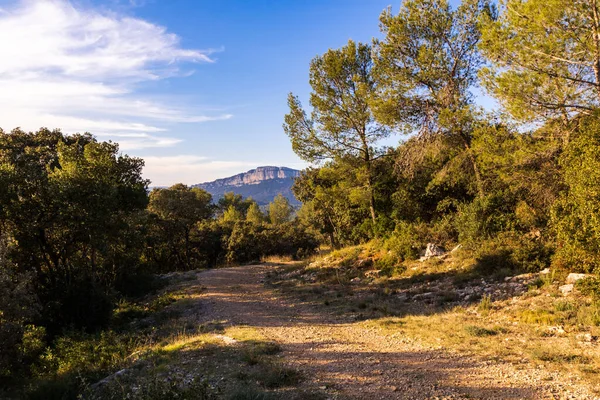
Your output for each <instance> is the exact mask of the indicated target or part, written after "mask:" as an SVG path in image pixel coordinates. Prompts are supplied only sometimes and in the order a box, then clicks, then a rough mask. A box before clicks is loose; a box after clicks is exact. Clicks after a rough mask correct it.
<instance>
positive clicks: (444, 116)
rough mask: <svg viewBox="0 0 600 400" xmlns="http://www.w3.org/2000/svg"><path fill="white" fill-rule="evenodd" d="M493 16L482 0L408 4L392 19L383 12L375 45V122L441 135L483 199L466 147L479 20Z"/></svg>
mask: <svg viewBox="0 0 600 400" xmlns="http://www.w3.org/2000/svg"><path fill="white" fill-rule="evenodd" d="M490 13H492V9H491V7H490V5H489V2H488V1H487V0H465V1H463V2H462V3H461V4H460V5H459V6H458V7H457V8H456V9H452V8H451V7H450V4H449V2H448V1H447V0H407V1H404V2H403V3H402V6H401V8H400V11H399V13H398V14H397V15H393V14H392V12H391V9H388V10H386V11H384V12H383V14H382V15H381V17H380V26H381V30H382V33H384V34H385V38H384V39H383V40H381V41H379V40H376V41H375V45H374V47H375V52H376V57H375V68H374V70H373V74H374V76H375V77H376V79H377V83H378V84H377V87H376V89H377V90H376V95H375V96H373V100H372V105H373V109H374V113H375V116H376V118H377V120H378V121H380V122H381V123H384V124H386V125H388V126H392V127H395V128H397V129H400V130H401V131H403V132H405V133H414V132H419V133H420V135H421V136H426V135H431V134H434V135H435V134H438V135H439V134H443V135H446V136H449V137H450V139H451V140H454V141H455V142H456V144H457V146H461V147H462V148H463V149H464V150H465V152H466V153H465V154H466V156H467V157H468V160H469V161H470V163H471V167H472V170H473V172H474V174H475V178H476V182H477V186H478V192H479V194H480V195H483V188H482V183H481V177H480V174H479V170H478V167H477V162H476V160H475V157H474V155H473V153H472V151H471V149H470V146H471V136H472V130H473V124H474V122H475V121H474V115H473V110H472V106H473V104H472V95H471V92H470V90H471V89H472V87H473V85H474V84H475V83H476V81H477V70H478V68H479V67H480V66H481V64H482V59H481V57H480V55H479V51H478V48H477V43H478V42H479V39H480V36H481V34H480V32H479V28H478V19H479V17H480V16H481V15H483V14H490Z"/></svg>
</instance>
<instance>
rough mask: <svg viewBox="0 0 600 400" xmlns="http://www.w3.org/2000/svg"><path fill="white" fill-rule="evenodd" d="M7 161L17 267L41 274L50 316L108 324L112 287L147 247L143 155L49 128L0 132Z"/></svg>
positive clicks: (6, 198) (8, 214)
mask: <svg viewBox="0 0 600 400" xmlns="http://www.w3.org/2000/svg"><path fill="white" fill-rule="evenodd" d="M0 165H1V166H2V167H0V170H2V171H3V173H2V174H1V175H4V178H3V179H4V180H5V182H6V183H7V184H6V186H5V187H4V190H5V192H4V193H3V195H2V196H0V199H1V200H2V205H1V206H0V210H1V211H0V212H1V214H0V218H2V221H0V225H4V226H9V227H10V229H11V234H12V236H13V237H14V239H15V241H16V242H17V243H18V246H16V247H15V249H14V251H12V252H11V259H12V261H13V262H14V264H15V265H16V268H17V270H18V271H19V272H31V273H33V276H34V278H33V285H34V287H35V291H36V293H37V294H38V296H39V297H40V300H41V302H42V304H44V305H45V309H44V312H43V313H42V315H43V317H44V319H46V322H48V323H49V324H58V323H59V322H60V323H66V324H69V323H73V324H75V325H78V326H85V327H88V328H93V327H95V326H98V325H101V324H103V323H106V321H107V319H108V317H109V316H110V311H111V308H112V304H111V301H110V297H109V294H110V292H111V289H112V288H114V287H115V284H116V281H117V280H118V279H119V278H120V277H121V276H122V274H123V273H124V272H125V271H127V270H129V269H134V268H135V266H136V265H137V263H138V262H139V257H140V255H141V252H142V247H141V246H142V245H143V240H141V238H140V234H139V233H138V232H137V229H136V226H135V225H134V222H133V220H134V219H135V216H136V215H137V214H138V213H140V212H142V211H143V210H144V208H145V207H146V205H147V192H146V191H147V185H148V182H147V181H146V180H144V179H143V178H142V176H141V171H142V167H143V165H144V163H143V161H142V160H140V159H137V158H131V157H128V156H126V155H121V154H120V153H119V148H118V145H116V144H114V143H107V142H98V141H97V140H96V139H94V138H93V137H92V136H91V135H89V134H85V135H73V136H65V135H63V134H62V133H61V132H60V131H57V130H55V131H50V130H47V129H41V130H40V131H38V132H35V133H26V132H23V131H21V130H14V131H12V132H11V133H10V134H6V133H4V132H0ZM54 327H55V328H56V325H54Z"/></svg>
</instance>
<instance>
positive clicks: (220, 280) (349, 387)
mask: <svg viewBox="0 0 600 400" xmlns="http://www.w3.org/2000/svg"><path fill="white" fill-rule="evenodd" d="M272 268H273V267H271V266H266V265H255V266H243V267H236V268H225V269H216V270H211V271H206V272H203V273H201V274H199V275H198V279H199V282H200V283H199V284H198V283H196V282H193V283H186V286H185V288H184V291H185V292H186V293H187V295H188V296H189V298H191V299H193V302H191V303H190V302H189V303H188V310H187V313H188V318H193V319H195V320H196V321H197V322H199V323H204V324H206V323H211V322H213V323H214V322H215V321H218V323H220V324H223V325H224V326H228V327H232V326H233V327H235V326H245V327H253V328H255V329H257V330H258V331H259V332H260V333H261V335H263V336H264V337H265V338H267V339H268V340H271V341H275V342H277V343H278V344H279V345H280V346H281V347H282V349H283V352H282V359H283V360H284V362H285V363H286V364H287V365H289V366H291V367H294V368H297V369H299V370H300V371H301V372H302V375H303V376H304V380H303V383H302V385H303V386H304V387H306V388H307V389H314V390H316V391H319V392H322V393H325V396H326V397H328V398H356V399H474V398H475V399H594V398H599V397H595V395H594V394H593V392H591V391H590V389H589V388H588V387H587V386H586V384H585V383H583V382H581V381H575V380H574V379H573V378H572V377H571V376H569V375H566V374H561V373H560V372H557V371H555V370H546V369H544V368H543V367H541V366H539V365H534V364H530V363H528V362H522V363H514V362H507V361H502V360H501V359H496V360H490V359H485V358H479V357H477V356H467V355H465V354H464V353H460V352H453V351H450V350H447V349H445V348H444V346H442V345H439V346H431V345H427V344H424V343H420V341H419V340H414V339H412V338H408V337H405V336H404V335H403V334H402V330H398V331H396V332H395V331H394V330H393V329H384V328H382V327H381V326H379V325H376V324H369V323H367V322H366V321H352V320H349V318H347V316H345V315H336V313H333V312H327V311H325V310H324V309H323V308H322V307H316V306H315V305H314V303H315V302H314V301H313V300H314V299H310V298H308V299H305V301H298V299H294V298H292V297H290V296H284V295H282V294H281V293H280V292H279V291H277V290H275V289H274V288H273V287H271V286H269V285H265V283H264V282H265V275H266V274H267V273H268V272H269V271H270V270H272ZM290 279H294V278H292V277H290ZM531 279H533V277H532V276H521V277H516V278H510V279H507V280H506V281H503V282H499V283H489V284H488V283H485V282H480V283H479V284H477V285H475V284H468V285H465V286H463V287H462V288H460V289H459V290H458V291H457V292H456V293H455V297H454V298H453V300H452V301H455V302H465V301H469V298H470V296H476V297H481V296H482V295H485V294H489V295H490V296H494V297H498V298H502V297H506V298H510V297H511V296H517V295H519V294H520V293H522V292H523V291H524V290H525V287H526V285H527V283H528V282H529V281H531ZM444 284H446V283H444V282H442V283H431V282H429V286H430V287H431V286H432V285H433V286H435V288H434V289H432V290H430V291H424V290H425V289H424V288H426V287H427V283H423V285H424V286H423V285H422V286H421V287H420V288H419V290H418V291H420V292H421V293H399V295H406V296H407V298H406V300H407V301H409V302H414V303H415V304H419V301H418V300H419V298H417V299H415V298H414V297H415V296H421V298H420V301H421V302H423V301H425V302H426V301H432V302H434V301H435V298H436V297H437V296H439V293H446V292H447V291H448V290H450V289H451V288H447V289H448V290H446V289H444V290H440V288H439V287H437V286H439V285H444ZM436 285H437V286H436Z"/></svg>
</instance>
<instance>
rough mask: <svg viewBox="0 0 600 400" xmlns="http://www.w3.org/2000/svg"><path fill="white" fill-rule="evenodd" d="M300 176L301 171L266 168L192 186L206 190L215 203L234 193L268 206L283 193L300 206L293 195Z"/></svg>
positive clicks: (285, 168) (291, 201)
mask: <svg viewBox="0 0 600 400" xmlns="http://www.w3.org/2000/svg"><path fill="white" fill-rule="evenodd" d="M299 175H300V171H298V170H296V169H292V168H287V167H275V166H264V167H258V168H255V169H251V170H250V171H247V172H243V173H240V174H237V175H234V176H230V177H227V178H222V179H217V180H214V181H212V182H204V183H199V184H196V185H192V186H194V187H199V188H202V189H204V190H206V191H207V192H209V193H210V194H212V195H213V198H214V200H215V201H217V200H218V199H219V198H221V197H222V196H223V195H224V194H225V193H227V192H234V193H236V194H241V195H242V196H244V197H252V198H253V199H254V200H256V202H257V203H258V204H259V205H266V204H268V203H269V202H271V201H272V200H273V198H274V197H275V196H277V195H278V194H279V193H281V194H282V195H283V196H285V197H286V198H287V199H288V200H289V201H290V203H292V204H293V205H298V204H299V202H298V201H297V200H296V199H295V197H294V195H293V193H292V185H293V184H294V179H295V178H296V177H297V176H299Z"/></svg>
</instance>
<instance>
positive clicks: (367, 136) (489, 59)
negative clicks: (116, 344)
mask: <svg viewBox="0 0 600 400" xmlns="http://www.w3.org/2000/svg"><path fill="white" fill-rule="evenodd" d="M599 13H600V6H599V5H598V4H597V3H596V1H595V0H569V1H566V0H504V1H501V2H500V4H495V3H494V2H491V1H486V0H463V1H462V3H461V4H460V5H459V6H458V7H456V8H452V7H451V6H450V5H449V2H448V1H447V0H405V1H404V2H403V3H402V6H401V8H400V10H399V11H398V12H397V13H393V12H392V10H391V9H389V10H385V11H384V12H383V13H382V14H381V16H380V21H379V26H380V29H381V33H382V35H381V39H380V40H374V41H373V42H372V43H356V42H353V41H349V42H348V44H347V45H346V46H344V47H342V48H340V49H332V50H329V51H327V52H326V53H325V54H323V55H319V56H317V57H315V58H314V59H313V60H312V62H311V64H310V86H311V88H312V91H311V94H310V99H309V105H310V107H309V108H306V109H305V108H303V106H302V104H301V102H300V99H299V98H298V97H296V96H294V95H293V94H290V96H289V98H288V104H289V113H288V114H287V115H286V116H285V120H284V125H283V128H284V131H285V133H286V134H287V135H288V136H289V138H290V139H291V144H292V146H293V149H294V151H295V152H296V153H297V154H298V155H299V156H300V157H301V158H302V159H304V160H306V161H308V162H310V163H311V165H313V167H311V168H308V169H306V170H305V171H303V173H302V175H301V176H300V177H299V178H298V179H297V180H296V183H295V185H294V194H295V196H296V198H297V199H299V200H300V201H301V202H302V206H301V208H299V209H298V210H294V209H293V208H292V207H291V206H290V205H289V203H288V202H287V200H286V199H285V198H283V197H282V196H278V197H277V198H275V200H274V201H273V202H272V203H271V204H270V205H269V207H268V210H267V212H266V213H265V212H263V211H262V210H261V209H260V208H259V206H258V205H257V204H256V202H254V201H252V199H243V198H242V197H241V196H238V195H234V194H233V193H231V194H228V195H226V196H225V197H224V198H222V199H220V200H219V201H218V202H217V203H216V204H214V203H213V201H212V199H211V197H210V195H209V194H208V193H207V192H205V191H203V190H201V189H198V188H189V187H187V186H185V185H182V184H178V185H174V186H172V187H170V188H168V189H153V190H152V191H149V189H148V186H149V182H148V181H146V180H144V179H143V177H142V169H143V166H144V162H143V160H141V159H138V158H133V157H129V156H126V155H123V154H122V153H121V152H120V151H119V147H118V145H117V144H115V143H111V142H100V141H98V140H97V139H95V138H94V137H93V136H92V135H90V134H79V135H71V136H68V135H65V134H62V133H61V132H60V131H59V130H48V129H40V130H39V131H37V132H32V133H27V132H23V131H21V130H19V129H15V130H13V131H11V132H3V131H0V187H1V188H2V190H1V191H0V340H1V341H2V346H1V347H0V379H1V381H2V382H3V383H5V384H9V383H11V384H12V385H21V384H23V382H27V381H28V379H29V378H32V377H51V376H53V374H55V373H56V371H57V370H59V369H60V368H61V366H60V364H61V357H62V356H61V354H58V353H57V351H59V350H60V346H59V345H60V343H61V340H63V338H64V337H65V335H71V336H69V337H72V336H73V332H80V333H81V334H82V335H91V334H94V333H95V332H100V331H102V330H103V329H106V328H107V327H108V326H109V325H110V324H111V321H113V320H114V310H115V308H116V307H117V305H118V304H119V303H120V302H122V301H124V300H127V299H131V298H135V297H136V296H141V295H143V294H144V293H147V292H149V291H151V290H153V289H154V288H156V285H158V283H157V279H156V278H155V275H156V274H163V273H168V272H171V271H185V270H193V269H199V268H212V267H216V266H220V265H224V264H239V263H247V262H252V261H258V260H261V258H264V257H266V256H270V255H288V256H291V257H294V258H302V257H304V256H308V255H311V254H313V253H314V252H315V251H316V249H317V248H318V247H319V246H320V245H328V246H331V247H332V248H340V247H343V246H349V245H355V244H359V243H365V242H369V241H371V242H372V243H373V245H374V246H377V247H378V248H380V250H381V252H382V254H385V263H386V264H389V265H392V266H400V265H401V264H402V263H403V262H405V261H407V260H414V259H416V258H418V257H419V255H420V253H421V252H422V251H423V250H424V248H425V246H426V245H427V244H428V243H435V244H436V245H438V246H441V247H444V248H446V249H450V248H452V247H454V246H456V245H458V244H461V245H462V246H463V248H464V249H465V251H468V252H471V254H472V255H473V257H474V258H475V259H476V260H477V262H478V263H479V265H480V266H481V268H483V270H484V271H485V273H487V274H489V275H490V276H494V275H495V274H497V273H498V272H499V271H539V270H541V269H543V268H546V267H548V266H552V267H553V268H556V269H565V270H569V271H575V272H587V273H593V272H597V271H598V270H599V268H600V222H599V219H600V134H599V132H600V114H599V112H600V109H599V107H600V17H599V15H600V14H599ZM373 24H376V21H373ZM484 93H485V94H487V95H488V96H490V97H493V98H494V99H495V101H496V102H497V107H495V109H494V110H493V111H491V110H489V109H484V108H482V107H481V106H479V105H478V101H479V100H480V99H482V98H483V94H484ZM392 135H403V136H401V140H400V144H399V145H398V146H397V147H386V146H383V145H381V143H382V141H384V140H385V139H388V138H389V137H390V136H392ZM386 142H389V140H386ZM57 349H59V350H57ZM63 350H64V349H63Z"/></svg>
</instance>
